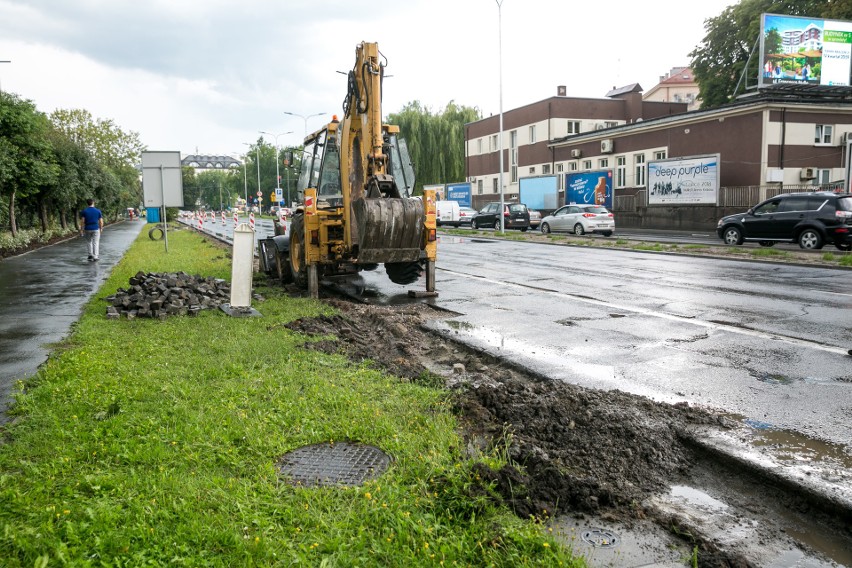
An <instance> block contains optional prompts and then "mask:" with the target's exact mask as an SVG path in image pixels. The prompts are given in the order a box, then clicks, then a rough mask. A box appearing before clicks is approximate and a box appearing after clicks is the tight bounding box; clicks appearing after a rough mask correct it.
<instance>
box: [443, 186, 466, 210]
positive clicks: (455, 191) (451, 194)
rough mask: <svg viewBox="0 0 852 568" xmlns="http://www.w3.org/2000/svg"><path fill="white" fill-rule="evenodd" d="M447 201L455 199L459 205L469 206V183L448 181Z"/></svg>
mask: <svg viewBox="0 0 852 568" xmlns="http://www.w3.org/2000/svg"><path fill="white" fill-rule="evenodd" d="M446 199H447V200H448V201H457V202H458V204H459V206H461V207H470V183H468V182H465V183H448V184H447V196H446Z"/></svg>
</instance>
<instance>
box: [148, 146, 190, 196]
mask: <svg viewBox="0 0 852 568" xmlns="http://www.w3.org/2000/svg"><path fill="white" fill-rule="evenodd" d="M142 191H143V193H144V202H145V207H163V206H166V207H183V177H182V176H181V166H180V152H142Z"/></svg>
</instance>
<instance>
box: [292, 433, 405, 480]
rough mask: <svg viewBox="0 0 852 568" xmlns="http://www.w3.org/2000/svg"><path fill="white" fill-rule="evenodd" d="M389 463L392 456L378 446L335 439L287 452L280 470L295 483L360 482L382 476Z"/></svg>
mask: <svg viewBox="0 0 852 568" xmlns="http://www.w3.org/2000/svg"><path fill="white" fill-rule="evenodd" d="M389 464H390V456H388V455H387V454H386V453H384V452H383V451H382V450H380V449H379V448H377V447H375V446H368V445H366V444H357V443H350V442H335V443H324V444H314V445H312V446H304V447H302V448H297V449H295V450H293V451H292V452H289V453H286V454H284V456H283V457H282V458H281V460H280V461H279V462H278V470H279V471H280V472H281V473H283V474H284V475H286V476H287V477H288V478H289V479H288V481H289V482H290V483H292V484H293V485H305V486H308V487H314V486H319V485H360V484H361V483H363V482H365V481H367V480H368V479H373V478H375V477H378V476H380V475H381V474H382V473H384V471H385V470H386V469H387V468H388V465H389Z"/></svg>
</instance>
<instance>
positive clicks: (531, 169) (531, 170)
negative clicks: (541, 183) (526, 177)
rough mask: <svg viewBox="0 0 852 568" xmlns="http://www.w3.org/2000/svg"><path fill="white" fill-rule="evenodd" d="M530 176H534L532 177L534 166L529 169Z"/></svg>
mask: <svg viewBox="0 0 852 568" xmlns="http://www.w3.org/2000/svg"><path fill="white" fill-rule="evenodd" d="M530 175H531V176H534V175H535V166H533V167H531V168H530Z"/></svg>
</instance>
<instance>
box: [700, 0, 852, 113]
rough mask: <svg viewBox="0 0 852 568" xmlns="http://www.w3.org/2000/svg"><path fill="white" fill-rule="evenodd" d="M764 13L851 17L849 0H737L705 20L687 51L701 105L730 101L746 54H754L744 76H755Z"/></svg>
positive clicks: (744, 65) (741, 73) (740, 74)
mask: <svg viewBox="0 0 852 568" xmlns="http://www.w3.org/2000/svg"><path fill="white" fill-rule="evenodd" d="M763 13H771V14H786V15H790V16H811V17H815V18H834V19H841V20H852V2H850V1H849V0H740V2H738V3H737V4H734V5H732V6H729V7H727V8H725V9H724V10H723V11H722V13H721V14H719V15H718V16H716V17H715V18H709V19H708V20H706V21H705V23H704V29H705V30H706V32H707V35H705V36H704V39H703V40H702V42H701V44H699V46H698V47H696V48H695V50H693V51H692V53H690V57H691V58H692V61H691V63H690V66H691V67H692V70H693V73H694V74H695V80H696V81H697V82H698V89H699V97H700V98H701V100H702V108H713V107H717V106H720V105H723V104H726V103H728V102H731V100H732V98H733V97H734V95H735V94H737V93H734V90H735V89H736V88H737V83H738V82H739V80H740V77H741V76H742V75H743V71H744V70H745V67H746V63H747V61H748V58H749V54H751V53H752V50H753V49H754V50H755V51H754V53H755V55H754V56H753V57H752V63H751V66H750V67H749V69H748V70H747V75H746V76H747V77H757V75H758V73H759V69H760V67H761V65H762V62H761V61H758V59H759V57H758V56H757V54H758V53H759V50H757V49H755V47H756V45H757V43H756V42H757V41H758V39H759V36H760V16H761V14H763Z"/></svg>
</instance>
